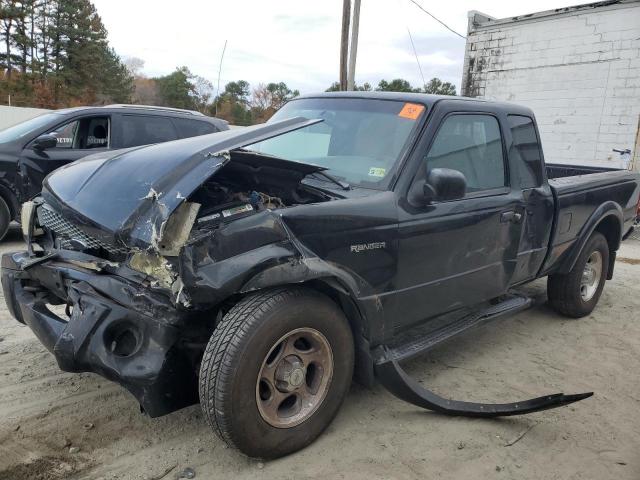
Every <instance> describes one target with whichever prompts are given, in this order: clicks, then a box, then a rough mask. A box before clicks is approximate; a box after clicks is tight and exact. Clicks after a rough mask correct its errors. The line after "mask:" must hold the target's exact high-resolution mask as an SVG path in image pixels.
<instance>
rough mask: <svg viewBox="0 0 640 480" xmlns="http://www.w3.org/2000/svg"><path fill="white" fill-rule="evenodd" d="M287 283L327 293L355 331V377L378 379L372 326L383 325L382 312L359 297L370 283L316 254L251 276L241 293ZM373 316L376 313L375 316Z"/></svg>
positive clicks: (371, 381) (368, 383)
mask: <svg viewBox="0 0 640 480" xmlns="http://www.w3.org/2000/svg"><path fill="white" fill-rule="evenodd" d="M285 285H301V286H308V287H309V288H312V289H314V290H317V291H320V292H321V293H324V294H326V295H327V296H329V297H330V298H331V300H333V301H334V302H336V304H337V305H338V307H339V308H340V309H342V311H343V312H344V314H345V316H346V317H347V320H348V321H349V324H350V326H351V331H352V333H353V340H354V348H355V356H356V358H355V361H356V364H355V370H354V376H355V378H356V380H357V381H358V382H359V383H361V384H363V385H364V386H368V387H371V386H373V384H374V383H375V373H374V365H373V358H372V356H371V346H370V345H371V340H372V338H371V336H372V335H376V333H375V332H372V329H374V330H375V329H376V327H375V325H378V326H379V327H378V328H382V322H384V315H383V312H382V311H380V310H379V309H377V308H376V309H375V310H374V311H372V308H371V306H370V305H367V304H366V303H363V302H361V301H359V300H358V297H359V296H364V295H367V294H368V293H369V288H370V287H368V285H367V284H366V283H365V282H364V281H363V280H362V279H360V278H359V277H358V276H357V275H352V274H351V273H350V272H347V271H345V270H344V269H342V268H339V267H337V266H335V265H333V264H331V263H329V262H326V261H324V260H321V259H319V258H317V257H302V258H298V259H291V260H290V261H289V262H286V263H281V264H279V265H275V266H272V267H270V268H267V269H265V270H262V271H261V272H259V273H257V274H256V275H254V276H253V277H251V278H250V279H249V280H248V281H247V282H245V283H244V285H243V286H242V288H241V289H240V293H242V294H246V293H250V292H254V291H259V290H265V289H269V288H275V287H282V286H285ZM372 317H375V318H373V319H372Z"/></svg>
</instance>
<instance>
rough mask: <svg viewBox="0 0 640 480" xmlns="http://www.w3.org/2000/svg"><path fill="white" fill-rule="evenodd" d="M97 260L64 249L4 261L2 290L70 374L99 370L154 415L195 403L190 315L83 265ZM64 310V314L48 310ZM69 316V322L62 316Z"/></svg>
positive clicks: (157, 296)
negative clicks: (187, 334) (185, 337)
mask: <svg viewBox="0 0 640 480" xmlns="http://www.w3.org/2000/svg"><path fill="white" fill-rule="evenodd" d="M83 257H87V258H88V259H94V260H95V257H89V256H84V254H80V253H78V252H66V253H65V251H59V252H57V253H55V254H54V255H53V256H52V257H50V258H45V259H44V260H40V261H36V262H34V259H33V257H29V256H28V254H27V252H15V253H7V254H4V255H3V256H2V288H3V291H4V296H5V301H6V303H7V307H8V308H9V311H10V313H11V314H12V315H13V317H14V318H15V319H16V320H18V321H19V322H22V323H24V324H26V325H28V326H29V327H30V328H31V330H33V332H34V333H35V334H36V336H37V337H38V339H39V340H40V341H41V342H42V344H43V345H44V346H45V347H46V348H47V349H48V350H49V351H50V352H51V353H53V355H54V356H55V358H56V360H57V362H58V365H59V366H60V368H61V369H62V370H64V371H68V372H95V373H97V374H99V375H102V376H103V377H105V378H107V379H109V380H112V381H114V382H117V383H119V384H120V385H122V386H123V387H125V388H126V389H127V390H128V391H129V392H131V393H132V394H133V395H134V396H135V397H136V398H137V400H138V401H139V403H140V405H141V407H142V408H143V409H144V411H145V412H146V413H148V414H149V415H150V416H151V417H157V416H160V415H164V414H166V413H169V412H172V411H174V410H177V409H179V408H183V407H185V406H188V405H191V404H194V403H197V401H198V399H197V379H196V375H195V369H194V366H193V362H192V361H191V360H190V357H189V355H187V354H186V353H185V351H184V350H182V349H181V347H180V344H181V332H182V331H183V330H184V328H183V325H184V322H185V320H186V313H184V312H180V311H178V310H177V309H175V307H173V305H172V304H171V303H170V301H169V299H168V298H166V297H165V296H163V295H161V294H159V293H155V292H153V291H151V290H149V289H147V288H145V287H144V286H143V285H141V284H138V283H136V282H135V281H131V280H130V279H126V278H124V277H122V276H119V275H116V274H113V273H107V272H105V271H102V270H100V269H99V268H98V267H97V268H98V269H97V270H96V271H94V270H91V269H90V268H84V267H82V266H79V265H85V266H88V265H90V264H89V263H83V261H86V260H87V258H83ZM54 303H61V304H66V305H68V306H69V307H70V308H68V309H67V311H68V312H69V310H70V312H69V313H70V315H69V316H67V315H63V316H60V315H58V314H56V313H54V312H53V311H52V310H51V309H50V308H49V305H51V304H54ZM63 317H66V318H63Z"/></svg>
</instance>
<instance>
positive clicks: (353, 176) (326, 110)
mask: <svg viewBox="0 0 640 480" xmlns="http://www.w3.org/2000/svg"><path fill="white" fill-rule="evenodd" d="M425 111H426V109H425V107H424V106H423V105H421V104H415V103H406V102H400V101H389V100H372V99H359V98H307V99H300V100H293V101H291V102H289V103H287V104H286V105H285V106H284V107H282V108H281V109H280V110H279V111H278V112H277V113H276V114H275V115H274V116H273V117H272V118H271V120H270V121H275V120H283V119H285V118H289V117H298V116H299V117H305V118H308V119H315V118H320V119H322V120H324V121H323V122H321V123H317V124H315V125H311V126H308V127H305V128H301V129H299V130H296V131H293V132H289V133H286V134H284V135H280V136H279V137H275V138H272V139H269V140H265V141H263V142H259V143H256V144H253V145H251V146H250V147H248V148H249V149H250V150H254V151H257V152H260V153H265V154H268V155H274V156H276V157H280V158H284V159H287V160H293V161H296V162H301V163H307V164H313V165H319V166H322V167H326V168H328V173H330V174H331V175H333V176H335V177H337V178H338V179H340V180H344V181H346V182H348V183H350V184H358V185H361V186H365V187H367V186H368V187H374V188H381V187H385V186H386V185H387V184H388V181H389V178H390V173H391V171H392V170H393V168H394V166H395V165H396V164H397V162H398V160H399V158H400V155H401V154H402V152H403V150H404V148H405V145H406V143H407V140H408V138H409V136H410V135H411V133H412V132H413V130H414V128H415V126H416V125H417V123H418V121H419V119H420V118H421V116H422V115H423V114H424V112H425Z"/></svg>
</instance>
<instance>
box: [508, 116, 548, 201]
mask: <svg viewBox="0 0 640 480" xmlns="http://www.w3.org/2000/svg"><path fill="white" fill-rule="evenodd" d="M507 118H508V123H509V128H510V129H511V139H512V144H511V148H510V150H509V156H510V157H511V158H513V159H514V164H515V168H514V169H515V171H516V174H517V176H518V179H519V182H520V186H521V187H522V189H523V190H526V189H528V188H536V187H539V186H541V185H542V182H543V181H544V175H543V172H544V169H543V167H542V150H541V148H540V140H539V139H538V135H537V134H536V128H535V125H534V123H533V119H532V118H530V117H527V116H524V115H509V116H508V117H507Z"/></svg>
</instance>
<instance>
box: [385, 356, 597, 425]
mask: <svg viewBox="0 0 640 480" xmlns="http://www.w3.org/2000/svg"><path fill="white" fill-rule="evenodd" d="M382 348H384V349H385V356H386V358H387V359H388V361H386V362H383V363H380V364H377V365H376V366H375V370H376V376H377V377H378V380H379V381H380V383H382V385H383V386H384V387H385V388H386V389H387V390H389V392H391V393H392V394H393V395H395V396H396V397H398V398H399V399H401V400H404V401H406V402H409V403H411V404H412V405H416V406H418V407H421V408H425V409H427V410H433V411H434V412H438V413H442V414H444V415H451V416H461V417H484V418H491V417H507V416H511V415H524V414H527V413H533V412H540V411H543V410H549V409H551V408H557V407H562V406H565V405H569V404H570V403H574V402H577V401H580V400H583V399H585V398H589V397H590V396H592V395H593V392H588V393H579V394H576V395H565V394H563V393H556V394H553V395H545V396H544V397H538V398H532V399H530V400H524V401H521V402H513V403H475V402H462V401H459V400H449V399H446V398H443V397H441V396H439V395H437V394H435V393H433V392H432V391H430V390H427V389H426V388H424V387H423V386H422V385H420V384H419V383H418V382H416V381H415V380H413V379H412V378H411V377H410V376H409V375H408V374H407V373H406V372H405V371H404V370H403V369H402V367H400V364H399V363H398V362H397V361H396V360H394V359H393V358H392V356H391V355H390V352H389V351H388V350H387V349H386V348H385V347H382Z"/></svg>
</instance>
